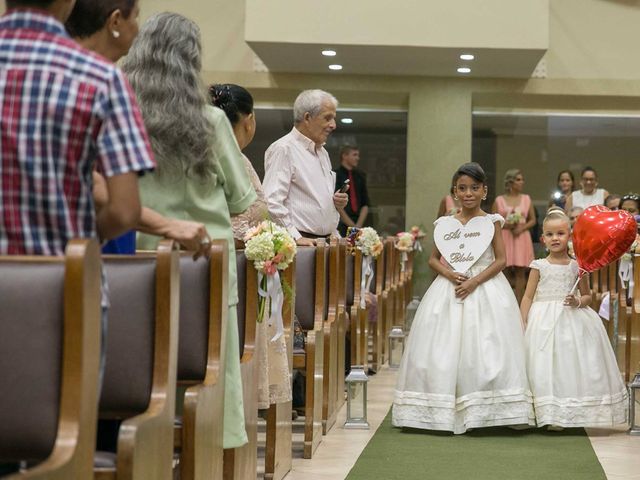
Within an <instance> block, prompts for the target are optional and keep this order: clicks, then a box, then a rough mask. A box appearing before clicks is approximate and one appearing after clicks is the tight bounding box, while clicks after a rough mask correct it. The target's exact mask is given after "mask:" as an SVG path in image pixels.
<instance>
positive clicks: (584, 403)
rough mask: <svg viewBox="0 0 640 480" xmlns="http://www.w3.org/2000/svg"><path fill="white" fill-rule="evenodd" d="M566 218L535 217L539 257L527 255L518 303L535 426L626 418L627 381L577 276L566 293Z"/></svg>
mask: <svg viewBox="0 0 640 480" xmlns="http://www.w3.org/2000/svg"><path fill="white" fill-rule="evenodd" d="M569 235H570V225H569V218H568V217H567V216H566V215H565V214H564V212H561V211H557V210H552V211H550V212H549V213H548V214H547V216H546V218H545V219H544V223H543V236H542V238H543V241H544V244H545V245H546V247H547V249H548V250H549V255H548V256H547V258H545V259H542V260H534V261H533V262H532V263H531V273H530V275H529V283H528V284H527V289H526V292H525V294H524V297H523V299H522V304H521V306H520V310H521V314H522V319H523V321H524V322H525V323H527V330H526V333H525V344H526V349H527V370H528V374H529V383H530V385H531V390H532V392H533V397H534V407H535V412H536V421H537V423H538V426H544V425H549V427H550V428H551V429H558V427H611V426H613V425H617V424H624V423H626V421H627V410H628V398H627V389H626V388H625V386H624V384H623V383H622V378H621V376H620V372H619V371H618V365H617V363H616V358H615V355H614V353H613V350H612V349H611V344H610V343H609V338H608V337H607V334H606V332H605V329H604V327H603V325H602V321H601V320H600V318H599V317H598V314H597V313H596V312H594V311H593V310H592V309H590V308H589V303H590V302H591V295H590V293H589V282H588V278H587V277H586V276H585V277H583V278H582V279H581V280H580V283H579V287H580V288H579V294H578V295H576V296H574V295H569V292H570V290H571V288H572V287H573V285H574V283H575V281H576V279H577V276H578V264H577V263H576V261H575V260H573V259H572V258H571V257H569V254H568V251H567V244H568V243H569Z"/></svg>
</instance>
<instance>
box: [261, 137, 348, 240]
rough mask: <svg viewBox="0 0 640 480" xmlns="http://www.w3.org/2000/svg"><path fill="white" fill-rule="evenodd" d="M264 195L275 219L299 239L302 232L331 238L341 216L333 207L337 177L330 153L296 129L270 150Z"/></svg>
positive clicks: (267, 153)
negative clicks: (332, 166)
mask: <svg viewBox="0 0 640 480" xmlns="http://www.w3.org/2000/svg"><path fill="white" fill-rule="evenodd" d="M264 166H265V175H264V182H263V187H264V193H265V196H266V197H267V204H268V207H269V213H270V214H271V217H272V218H273V220H274V221H275V222H277V223H279V224H280V225H282V226H284V227H286V228H287V230H289V233H291V235H292V236H293V237H294V238H295V239H296V240H297V239H298V238H300V237H301V236H302V235H301V234H300V232H307V233H312V234H315V235H323V236H324V235H330V234H332V233H335V232H336V228H337V226H338V220H339V219H340V215H339V214H338V211H337V210H336V208H335V206H334V204H333V194H334V191H335V185H336V174H335V172H333V171H332V170H331V161H330V160H329V153H327V151H326V150H325V148H324V147H320V148H317V147H316V144H315V143H314V142H313V140H311V139H310V138H307V137H306V136H304V135H303V134H302V133H300V132H299V131H298V130H297V129H296V128H295V127H294V128H293V129H292V130H291V132H289V133H288V134H287V135H285V136H284V137H282V138H280V139H279V140H277V141H275V142H274V143H272V144H271V146H270V147H269V148H268V149H267V152H266V153H265V157H264Z"/></svg>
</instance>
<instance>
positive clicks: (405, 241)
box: [396, 232, 415, 253]
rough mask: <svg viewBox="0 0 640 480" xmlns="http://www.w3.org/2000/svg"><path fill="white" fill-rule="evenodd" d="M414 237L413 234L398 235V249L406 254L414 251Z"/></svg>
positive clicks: (402, 233)
mask: <svg viewBox="0 0 640 480" xmlns="http://www.w3.org/2000/svg"><path fill="white" fill-rule="evenodd" d="M414 242H415V238H414V236H413V235H412V234H411V232H400V233H398V234H397V235H396V249H398V250H400V251H401V252H404V253H409V252H411V251H413V244H414Z"/></svg>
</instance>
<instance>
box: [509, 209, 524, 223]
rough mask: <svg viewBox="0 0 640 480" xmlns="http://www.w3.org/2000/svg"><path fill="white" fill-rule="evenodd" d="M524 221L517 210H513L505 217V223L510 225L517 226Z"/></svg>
mask: <svg viewBox="0 0 640 480" xmlns="http://www.w3.org/2000/svg"><path fill="white" fill-rule="evenodd" d="M522 220H524V217H523V216H522V214H521V213H520V212H519V211H518V210H514V211H513V212H511V213H510V214H509V215H507V218H506V220H505V221H506V222H507V223H508V224H510V225H517V224H519V223H521V222H522Z"/></svg>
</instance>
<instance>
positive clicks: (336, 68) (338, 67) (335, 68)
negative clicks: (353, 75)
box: [329, 64, 342, 70]
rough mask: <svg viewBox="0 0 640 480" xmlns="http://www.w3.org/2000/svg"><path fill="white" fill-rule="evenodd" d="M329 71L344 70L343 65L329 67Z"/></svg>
mask: <svg viewBox="0 0 640 480" xmlns="http://www.w3.org/2000/svg"><path fill="white" fill-rule="evenodd" d="M329 70H342V65H338V64H334V65H329Z"/></svg>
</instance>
